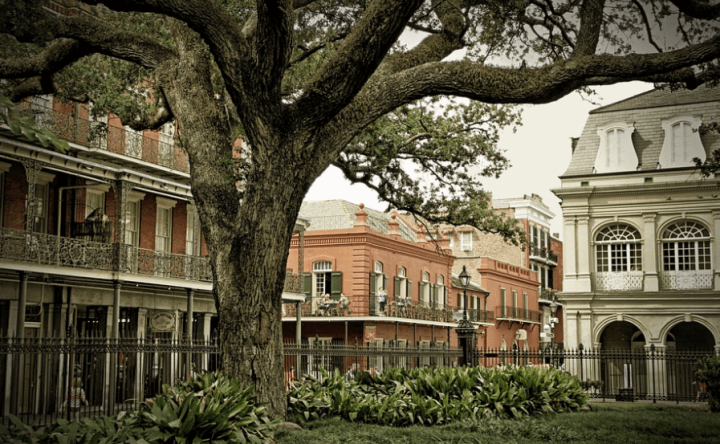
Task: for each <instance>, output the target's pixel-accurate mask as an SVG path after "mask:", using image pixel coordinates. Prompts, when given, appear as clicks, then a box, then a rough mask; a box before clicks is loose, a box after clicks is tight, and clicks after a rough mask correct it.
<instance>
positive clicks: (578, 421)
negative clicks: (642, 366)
mask: <svg viewBox="0 0 720 444" xmlns="http://www.w3.org/2000/svg"><path fill="white" fill-rule="evenodd" d="M591 407H592V411H590V412H580V413H563V414H557V415H546V416H542V417H535V418H532V419H526V420H520V421H516V420H491V421H478V422H469V421H467V422H459V423H455V424H450V425H445V426H437V427H419V426H413V427H406V428H392V427H383V426H375V425H366V424H357V423H351V422H347V421H342V420H339V419H328V420H322V421H316V422H313V423H308V424H304V425H303V428H305V430H303V431H302V432H292V433H285V432H282V433H280V434H278V435H276V437H275V442H276V443H277V444H313V443H318V444H320V443H322V444H335V443H338V444H339V443H343V444H345V443H347V444H351V443H372V444H386V443H387V444H391V443H392V444H404V443H407V444H415V443H423V444H424V443H428V444H445V443H447V444H479V443H536V442H577V443H643V444H645V443H693V444H701V443H720V414H715V413H710V412H709V411H708V410H707V408H705V409H697V408H688V407H682V406H669V405H653V404H639V403H638V404H629V403H628V404H625V403H622V404H620V403H618V404H616V403H608V404H600V403H592V404H591Z"/></svg>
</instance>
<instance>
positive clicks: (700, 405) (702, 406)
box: [588, 398, 709, 410]
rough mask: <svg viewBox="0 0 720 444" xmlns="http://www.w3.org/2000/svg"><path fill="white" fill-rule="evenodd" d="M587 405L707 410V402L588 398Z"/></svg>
mask: <svg viewBox="0 0 720 444" xmlns="http://www.w3.org/2000/svg"><path fill="white" fill-rule="evenodd" d="M588 403H589V404H622V405H632V404H636V405H652V404H655V405H661V406H668V407H673V406H674V407H683V408H688V409H695V410H709V407H708V403H707V401H700V402H688V401H680V402H677V401H656V402H653V401H652V400H647V399H637V400H635V401H633V402H627V401H615V400H614V399H612V398H606V399H604V400H603V399H602V398H590V400H589V401H588Z"/></svg>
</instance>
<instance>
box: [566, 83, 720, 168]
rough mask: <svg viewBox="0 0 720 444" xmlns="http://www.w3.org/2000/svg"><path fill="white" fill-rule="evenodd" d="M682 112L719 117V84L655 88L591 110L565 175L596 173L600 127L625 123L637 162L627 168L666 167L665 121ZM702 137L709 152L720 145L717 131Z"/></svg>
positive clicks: (707, 120) (701, 117)
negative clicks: (671, 89) (681, 87)
mask: <svg viewBox="0 0 720 444" xmlns="http://www.w3.org/2000/svg"><path fill="white" fill-rule="evenodd" d="M679 116H692V117H695V118H698V119H699V120H701V121H702V123H704V124H707V123H710V122H713V121H720V87H716V88H709V87H707V86H701V87H698V88H697V89H695V90H692V91H690V90H679V91H670V90H669V89H655V90H651V91H648V92H645V93H642V94H638V95H636V96H633V97H630V98H628V99H625V100H621V101H619V102H616V103H613V104H610V105H607V106H604V107H601V108H598V109H595V110H593V111H591V112H590V113H589V116H588V119H587V121H586V123H585V128H584V129H583V131H582V134H581V136H580V138H579V140H578V141H577V143H576V144H575V146H574V148H573V154H572V158H571V160H570V165H569V166H568V169H567V170H566V171H565V173H564V174H563V176H562V177H571V176H584V175H593V174H596V173H597V171H595V169H594V167H595V161H596V158H597V155H598V151H599V150H600V148H601V143H600V141H601V138H600V135H599V134H598V130H600V129H603V128H609V127H611V126H613V125H624V126H625V127H626V128H629V129H630V131H631V132H632V134H631V140H632V148H633V149H634V152H635V154H637V165H634V166H632V168H628V169H627V171H628V172H630V171H636V170H637V171H646V170H656V169H663V168H667V166H663V165H662V163H661V162H660V155H661V152H662V148H663V143H664V140H665V130H664V129H663V127H662V123H663V121H664V120H670V119H673V118H676V117H679ZM701 141H702V146H703V148H704V149H705V152H706V154H707V155H710V153H711V152H712V151H714V150H715V149H720V135H718V134H708V135H706V136H703V137H701Z"/></svg>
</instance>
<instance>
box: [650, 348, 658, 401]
mask: <svg viewBox="0 0 720 444" xmlns="http://www.w3.org/2000/svg"><path fill="white" fill-rule="evenodd" d="M650 365H651V367H652V380H653V404H656V403H657V398H656V393H655V344H650Z"/></svg>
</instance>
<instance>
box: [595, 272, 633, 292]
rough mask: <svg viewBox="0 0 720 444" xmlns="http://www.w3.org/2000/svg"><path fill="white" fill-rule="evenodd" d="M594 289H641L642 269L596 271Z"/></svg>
mask: <svg viewBox="0 0 720 444" xmlns="http://www.w3.org/2000/svg"><path fill="white" fill-rule="evenodd" d="M594 276H595V290H596V291H636V290H642V289H643V272H642V271H618V272H615V271H610V272H597V273H594Z"/></svg>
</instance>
